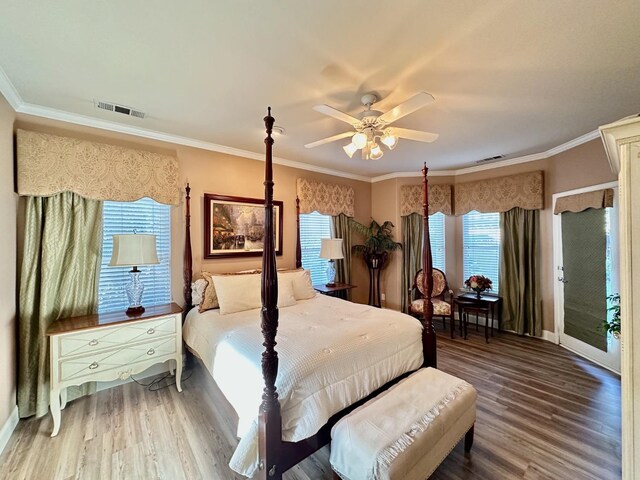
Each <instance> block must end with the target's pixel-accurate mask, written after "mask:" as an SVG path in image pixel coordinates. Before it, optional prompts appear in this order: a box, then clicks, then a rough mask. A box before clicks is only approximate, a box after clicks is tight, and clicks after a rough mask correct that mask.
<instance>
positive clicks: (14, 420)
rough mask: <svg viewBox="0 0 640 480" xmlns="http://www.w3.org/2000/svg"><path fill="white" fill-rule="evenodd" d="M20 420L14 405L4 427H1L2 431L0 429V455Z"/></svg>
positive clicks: (16, 407)
mask: <svg viewBox="0 0 640 480" xmlns="http://www.w3.org/2000/svg"><path fill="white" fill-rule="evenodd" d="M19 420H20V416H19V415H18V406H17V405H16V406H15V407H14V408H13V410H12V411H11V414H10V415H9V418H7V420H6V422H4V425H2V429H0V454H2V452H3V451H4V447H6V446H7V443H9V439H10V438H11V434H12V433H13V431H14V430H15V429H16V427H17V426H18V421H19Z"/></svg>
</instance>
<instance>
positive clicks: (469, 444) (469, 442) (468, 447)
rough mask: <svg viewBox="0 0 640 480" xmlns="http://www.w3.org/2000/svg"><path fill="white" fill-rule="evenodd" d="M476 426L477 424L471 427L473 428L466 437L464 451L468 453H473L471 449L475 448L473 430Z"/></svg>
mask: <svg viewBox="0 0 640 480" xmlns="http://www.w3.org/2000/svg"><path fill="white" fill-rule="evenodd" d="M475 426H476V425H475V423H474V424H473V425H471V428H470V429H469V430H467V433H466V434H465V435H464V451H465V452H467V453H469V452H470V451H471V447H472V446H473V429H474V428H475Z"/></svg>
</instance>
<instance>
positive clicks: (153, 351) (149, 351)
mask: <svg viewBox="0 0 640 480" xmlns="http://www.w3.org/2000/svg"><path fill="white" fill-rule="evenodd" d="M154 353H156V351H155V350H154V349H153V348H150V349H149V350H147V355H153V354H154Z"/></svg>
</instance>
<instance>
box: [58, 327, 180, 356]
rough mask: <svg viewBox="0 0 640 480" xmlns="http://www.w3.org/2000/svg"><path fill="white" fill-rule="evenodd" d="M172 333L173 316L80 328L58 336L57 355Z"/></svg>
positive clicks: (92, 349) (89, 351) (77, 352)
mask: <svg viewBox="0 0 640 480" xmlns="http://www.w3.org/2000/svg"><path fill="white" fill-rule="evenodd" d="M174 333H176V320H175V317H165V318H154V319H151V320H147V321H142V322H136V323H131V324H125V325H114V326H113V327H103V328H99V329H92V330H86V331H83V330H80V331H77V332H73V333H70V334H66V335H60V336H59V337H58V341H59V357H60V358H64V357H68V356H71V355H79V354H84V353H91V352H100V351H102V350H108V349H111V348H113V347H117V346H118V345H124V344H127V343H132V342H138V341H142V340H148V341H150V342H151V341H153V340H154V339H155V338H156V337H161V336H164V335H171V334H174Z"/></svg>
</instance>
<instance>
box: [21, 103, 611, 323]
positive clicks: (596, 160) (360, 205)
mask: <svg viewBox="0 0 640 480" xmlns="http://www.w3.org/2000/svg"><path fill="white" fill-rule="evenodd" d="M17 126H18V127H20V128H31V129H35V130H40V131H45V132H51V133H56V134H61V135H72V136H76V137H80V138H88V139H95V140H98V141H107V142H110V143H115V144H118V145H123V146H129V147H133V148H146V149H148V150H151V151H157V152H175V153H176V154H177V157H178V159H179V163H180V175H181V180H182V181H183V182H185V181H186V180H187V179H188V180H189V182H190V184H191V186H192V192H191V193H192V222H191V225H192V229H191V235H192V236H191V238H192V249H193V258H194V271H195V272H198V271H200V269H201V268H202V267H204V268H206V269H207V270H211V271H214V272H222V271H232V270H243V269H247V268H254V267H257V266H259V265H260V259H259V258H255V257H254V258H249V259H220V260H204V261H203V260H202V253H203V252H202V250H203V245H202V222H203V217H202V215H203V212H202V207H203V195H204V193H220V194H228V195H238V196H248V197H256V198H259V197H261V196H262V195H263V189H264V187H263V185H262V180H263V175H264V173H263V169H264V163H263V162H260V161H255V160H250V159H246V158H241V157H234V156H230V155H226V154H221V153H215V152H209V151H204V150H198V149H194V148H188V147H182V146H176V145H173V144H168V143H163V142H158V141H154V140H147V139H141V138H137V137H131V136H128V135H124V134H119V133H114V132H106V131H101V130H96V129H92V128H88V127H81V126H71V125H69V124H65V123H62V122H56V121H53V120H45V119H39V118H34V117H29V116H22V115H20V116H19V117H18V122H17ZM277 147H278V145H277V139H276V145H275V152H277ZM534 170H543V171H544V172H545V209H544V210H543V211H542V214H541V235H542V244H541V247H542V248H541V257H542V258H541V267H542V279H543V326H544V329H545V330H551V331H553V328H554V323H553V281H554V276H553V268H554V267H553V265H552V263H553V244H552V216H551V198H552V195H553V194H554V193H558V192H562V191H566V190H571V189H575V188H581V187H585V186H590V185H594V184H598V183H604V182H609V181H613V180H615V176H614V175H613V173H612V172H611V171H610V170H609V166H608V163H607V160H606V156H605V153H604V149H603V147H602V143H601V142H600V140H599V139H597V140H593V141H591V142H588V143H585V144H583V145H580V146H578V147H576V148H574V149H572V150H569V151H566V152H563V153H561V154H559V155H556V156H554V157H551V158H548V159H545V160H539V161H536V162H529V163H523V164H520V165H513V166H508V167H502V168H495V169H490V170H485V171H482V172H477V173H471V174H466V175H458V176H455V177H435V176H434V177H431V178H430V180H429V181H430V183H431V184H441V183H451V184H455V183H461V182H467V181H473V180H479V179H484V178H491V177H496V176H502V175H510V174H513V173H520V172H526V171H534ZM299 176H304V177H306V178H312V179H319V180H324V181H328V182H334V183H341V184H347V185H350V186H353V187H354V189H355V192H356V220H358V221H360V222H362V223H368V222H369V221H370V219H371V218H374V219H375V220H377V221H378V222H383V221H385V220H391V221H392V222H393V224H394V225H395V229H394V233H395V238H396V240H398V241H402V238H401V219H400V206H399V200H400V198H399V196H400V187H401V186H402V185H407V184H416V183H420V181H421V179H420V178H419V177H411V178H397V179H390V180H386V181H382V182H376V183H373V184H369V183H367V182H361V181H355V180H348V179H344V178H341V177H334V176H331V175H324V174H318V173H313V172H309V171H306V170H299V169H295V168H291V167H284V166H279V165H276V166H274V178H275V198H276V199H277V200H283V201H284V213H285V215H284V255H283V256H282V257H278V259H277V261H278V267H292V266H294V263H295V215H294V212H295V180H296V178H298V177H299ZM183 210H184V205H180V206H179V207H175V208H173V209H172V251H173V255H172V257H173V260H172V285H173V297H174V300H176V301H177V302H179V303H181V302H182V250H183V246H184V218H183ZM445 227H446V237H447V246H446V247H447V253H446V273H447V278H448V280H449V283H450V285H451V287H452V288H454V289H457V288H460V286H461V285H462V281H463V278H462V261H461V259H462V220H461V218H460V217H448V218H447V220H446V225H445ZM354 241H356V242H357V239H354ZM352 271H353V275H354V278H353V280H352V283H354V284H355V285H357V287H358V288H356V289H355V290H354V291H353V294H354V297H353V298H354V300H355V301H358V302H362V303H366V301H367V294H368V285H369V280H368V274H367V270H366V267H365V265H364V262H363V261H362V260H361V259H359V258H355V257H354V259H353V263H352ZM401 275H402V257H401V253H400V252H396V253H394V254H393V255H392V258H391V261H390V263H389V264H388V266H387V267H386V268H385V269H384V270H383V271H382V274H381V292H382V293H384V294H385V296H386V302H385V304H386V306H387V307H389V308H394V309H399V308H400V305H401V283H400V282H401Z"/></svg>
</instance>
